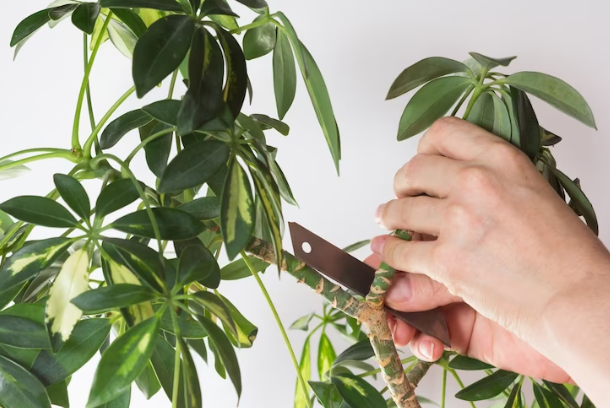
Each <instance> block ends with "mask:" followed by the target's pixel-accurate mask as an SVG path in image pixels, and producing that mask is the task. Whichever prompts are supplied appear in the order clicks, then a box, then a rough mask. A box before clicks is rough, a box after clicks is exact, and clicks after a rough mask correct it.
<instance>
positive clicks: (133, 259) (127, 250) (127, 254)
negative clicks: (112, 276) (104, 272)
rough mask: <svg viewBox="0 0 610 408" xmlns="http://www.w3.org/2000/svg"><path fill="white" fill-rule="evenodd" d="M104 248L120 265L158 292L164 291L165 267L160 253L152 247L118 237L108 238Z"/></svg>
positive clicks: (103, 245)
mask: <svg viewBox="0 0 610 408" xmlns="http://www.w3.org/2000/svg"><path fill="white" fill-rule="evenodd" d="M102 248H103V249H104V251H105V252H106V253H107V254H108V255H109V256H110V258H112V260H113V261H114V262H116V263H117V264H118V265H122V266H125V267H127V268H128V269H129V270H130V271H131V272H133V273H134V274H135V275H136V276H137V277H138V278H140V280H141V281H142V282H144V283H146V284H147V285H148V286H150V287H151V288H153V289H154V290H156V291H157V292H159V293H163V292H164V290H163V287H164V282H163V279H161V276H162V274H161V271H162V270H163V268H162V267H161V264H160V262H159V254H158V253H157V252H155V251H154V250H153V249H152V248H150V247H148V246H146V245H143V244H141V243H139V242H136V241H133V240H123V239H116V238H106V239H105V240H104V243H103V244H102ZM129 283H132V282H129Z"/></svg>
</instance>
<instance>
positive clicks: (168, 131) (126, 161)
mask: <svg viewBox="0 0 610 408" xmlns="http://www.w3.org/2000/svg"><path fill="white" fill-rule="evenodd" d="M175 130H176V128H175V127H172V128H169V129H164V130H162V131H160V132H157V133H155V134H153V135H151V136H149V137H147V138H146V139H144V140H142V142H140V144H139V145H137V146H136V148H135V149H133V151H132V152H131V153H129V156H127V158H126V159H125V165H126V166H129V164H130V163H131V161H132V160H133V158H134V157H135V155H136V154H137V153H138V152H139V151H140V150H141V149H142V148H143V147H144V146H146V145H147V144H149V143H150V142H152V141H154V140H157V139H158V138H160V137H161V136H165V135H166V134H168V133H172V132H174V131H175Z"/></svg>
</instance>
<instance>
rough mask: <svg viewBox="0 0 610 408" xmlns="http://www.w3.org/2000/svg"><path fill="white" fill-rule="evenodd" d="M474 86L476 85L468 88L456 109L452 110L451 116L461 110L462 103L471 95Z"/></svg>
mask: <svg viewBox="0 0 610 408" xmlns="http://www.w3.org/2000/svg"><path fill="white" fill-rule="evenodd" d="M473 88H474V85H473V86H470V87H468V89H467V90H466V93H465V94H464V96H462V99H460V101H459V102H458V104H457V105H456V106H455V109H454V110H453V112H451V116H455V114H456V113H457V112H458V111H459V110H460V108H461V107H462V105H463V104H464V102H465V101H466V98H468V96H469V95H470V92H472V89H473Z"/></svg>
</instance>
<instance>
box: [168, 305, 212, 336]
mask: <svg viewBox="0 0 610 408" xmlns="http://www.w3.org/2000/svg"><path fill="white" fill-rule="evenodd" d="M178 327H179V329H180V335H181V336H182V337H183V338H185V339H202V338H204V337H206V336H207V335H208V333H207V332H206V331H205V330H204V329H203V327H201V325H200V324H199V323H198V322H197V320H195V319H194V318H193V317H192V316H191V315H189V314H188V313H182V314H180V316H179V317H178ZM161 329H162V330H163V331H165V332H168V333H171V334H173V335H175V334H176V333H175V330H174V324H173V321H172V316H171V312H170V310H169V309H168V310H166V312H165V313H164V314H163V317H162V318H161Z"/></svg>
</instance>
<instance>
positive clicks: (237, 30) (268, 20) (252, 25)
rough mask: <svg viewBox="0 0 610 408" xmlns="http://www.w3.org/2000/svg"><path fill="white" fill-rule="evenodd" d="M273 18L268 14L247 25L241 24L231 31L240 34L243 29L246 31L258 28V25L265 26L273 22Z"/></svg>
mask: <svg viewBox="0 0 610 408" xmlns="http://www.w3.org/2000/svg"><path fill="white" fill-rule="evenodd" d="M272 20H273V19H272V18H271V15H266V16H265V17H263V18H261V19H260V20H258V21H255V22H254V23H250V24H246V25H245V26H241V27H237V28H235V29H233V30H231V31H229V32H230V33H231V34H239V33H241V32H242V31H246V30H250V29H251V28H256V27H260V26H263V25H265V24H267V23H271V22H272Z"/></svg>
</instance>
